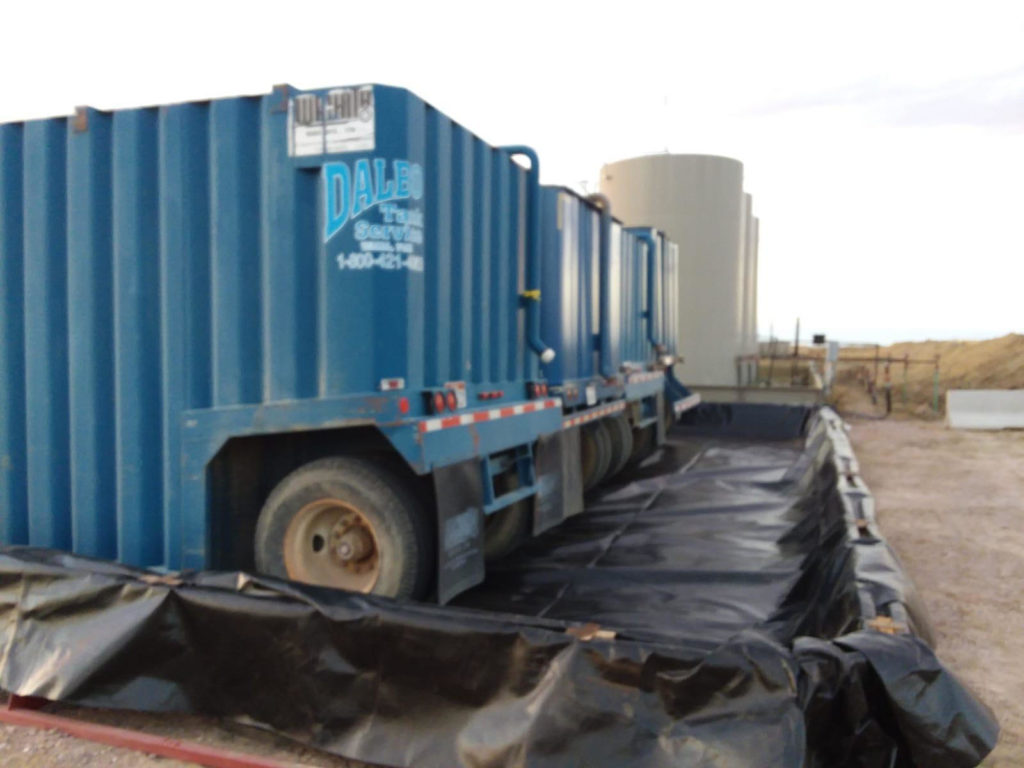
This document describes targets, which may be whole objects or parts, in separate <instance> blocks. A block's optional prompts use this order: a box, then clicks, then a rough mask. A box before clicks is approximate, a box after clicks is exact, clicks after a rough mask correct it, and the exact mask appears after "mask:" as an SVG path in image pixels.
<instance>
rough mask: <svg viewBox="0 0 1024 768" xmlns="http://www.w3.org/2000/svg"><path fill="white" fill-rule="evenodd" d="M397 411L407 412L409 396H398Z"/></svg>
mask: <svg viewBox="0 0 1024 768" xmlns="http://www.w3.org/2000/svg"><path fill="white" fill-rule="evenodd" d="M398 412H399V413H408V412H409V398H408V397H400V398H398Z"/></svg>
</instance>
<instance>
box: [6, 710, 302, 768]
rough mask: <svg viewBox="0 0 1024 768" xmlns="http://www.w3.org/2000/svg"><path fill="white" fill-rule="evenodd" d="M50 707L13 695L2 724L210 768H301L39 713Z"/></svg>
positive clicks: (223, 750)
mask: <svg viewBox="0 0 1024 768" xmlns="http://www.w3.org/2000/svg"><path fill="white" fill-rule="evenodd" d="M46 703H47V702H46V700H45V699H37V698H32V697H25V696H14V695H12V696H11V697H10V699H9V701H8V702H7V708H6V709H0V722H4V723H8V724H10V725H22V726H27V727H29V728H41V729H43V730H52V731H61V732H62V733H66V734H68V735H70V736H74V737H76V738H79V739H87V740H89V741H97V742H99V743H101V744H108V745H110V746H112V747H121V748H122V749H133V750H136V751H138V752H147V753H149V754H151V755H160V756H162V757H170V758H174V759H175V760H187V761H189V762H192V763H198V764H199V765H206V766H209V768H296V766H297V765H298V763H294V762H288V763H283V762H280V761H278V760H272V759H270V758H267V757H259V756H257V755H247V754H244V753H242V752H232V751H230V750H226V749H218V748H217V747H209V746H206V745H205V744H196V743H195V742H191V741H179V740H178V739H171V738H168V737H166V736H154V735H152V734H149V733H143V732H142V731H132V730H128V729H127V728H115V727H112V726H109V725H97V724H96V723H89V722H86V721H84V720H76V719H74V718H71V717H64V716H62V715H51V714H49V713H48V712H40V711H38V710H39V708H40V707H41V706H43V705H44V704H46Z"/></svg>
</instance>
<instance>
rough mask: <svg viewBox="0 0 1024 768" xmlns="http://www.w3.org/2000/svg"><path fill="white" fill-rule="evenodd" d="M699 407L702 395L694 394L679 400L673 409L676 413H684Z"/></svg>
mask: <svg viewBox="0 0 1024 768" xmlns="http://www.w3.org/2000/svg"><path fill="white" fill-rule="evenodd" d="M698 405H700V395H699V394H697V393H694V394H692V395H690V396H689V397H684V398H683V399H682V400H677V401H676V402H675V404H674V405H673V406H672V408H673V409H674V410H675V412H676V413H682V412H683V411H688V410H690V409H691V408H693V407H695V406H698Z"/></svg>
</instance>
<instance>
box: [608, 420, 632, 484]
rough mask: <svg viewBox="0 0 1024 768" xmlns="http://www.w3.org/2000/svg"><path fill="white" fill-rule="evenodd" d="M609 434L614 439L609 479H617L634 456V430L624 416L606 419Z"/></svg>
mask: <svg viewBox="0 0 1024 768" xmlns="http://www.w3.org/2000/svg"><path fill="white" fill-rule="evenodd" d="M605 421H606V425H607V427H608V434H609V435H610V436H611V439H612V461H611V465H610V466H609V467H608V475H607V477H608V478H612V477H615V475H617V474H619V472H621V471H622V470H623V469H624V468H625V466H626V464H628V463H629V458H630V456H632V455H633V428H632V427H630V426H629V420H628V419H627V418H626V417H625V415H624V414H619V415H618V416H612V417H611V418H609V419H606V420H605Z"/></svg>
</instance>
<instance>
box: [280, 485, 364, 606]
mask: <svg viewBox="0 0 1024 768" xmlns="http://www.w3.org/2000/svg"><path fill="white" fill-rule="evenodd" d="M284 561H285V569H286V570H287V571H288V576H289V578H292V579H295V580H296V581H303V582H306V583H309V584H321V585H324V586H330V587H337V588H340V589H347V590H349V591H352V592H371V591H373V588H374V586H375V585H376V583H377V578H378V576H379V575H380V549H379V546H378V544H377V537H376V536H375V535H374V530H373V524H372V523H371V521H370V519H369V518H368V517H367V516H366V515H364V514H363V513H362V512H361V511H360V510H358V509H356V508H355V507H354V506H352V505H351V504H348V503H346V502H344V501H341V500H339V499H321V500H319V501H314V502H312V503H310V504H307V505H306V506H304V507H303V508H302V509H300V510H299V511H298V512H297V513H296V514H295V517H294V518H292V521H291V523H290V524H289V526H288V530H287V531H286V532H285V541H284Z"/></svg>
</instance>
